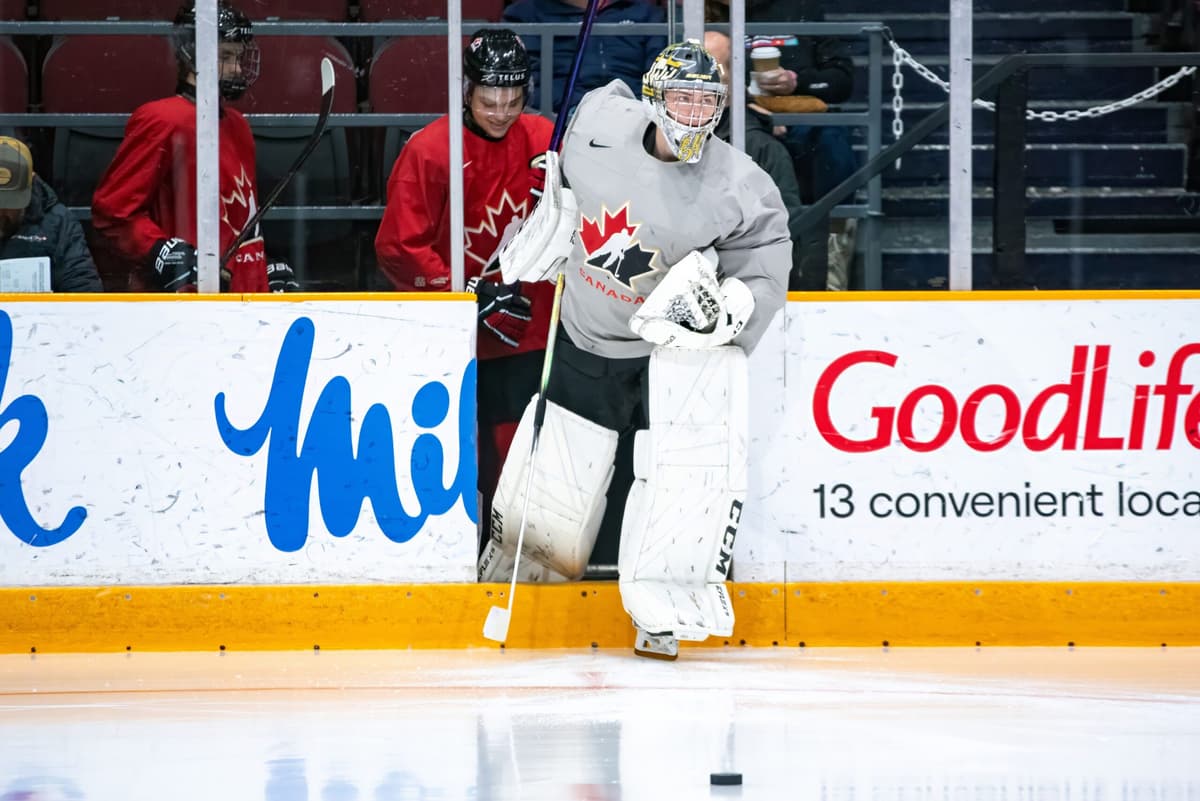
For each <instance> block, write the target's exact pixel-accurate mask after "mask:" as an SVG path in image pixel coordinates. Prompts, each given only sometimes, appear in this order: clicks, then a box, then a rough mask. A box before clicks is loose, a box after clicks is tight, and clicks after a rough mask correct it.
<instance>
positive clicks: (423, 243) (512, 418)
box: [375, 30, 554, 520]
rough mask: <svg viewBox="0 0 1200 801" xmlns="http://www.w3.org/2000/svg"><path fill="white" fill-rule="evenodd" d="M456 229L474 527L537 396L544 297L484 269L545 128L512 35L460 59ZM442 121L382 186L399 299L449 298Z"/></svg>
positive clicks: (382, 249) (384, 236)
mask: <svg viewBox="0 0 1200 801" xmlns="http://www.w3.org/2000/svg"><path fill="white" fill-rule="evenodd" d="M463 76H464V81H463V194H464V197H463V227H464V229H465V235H466V241H465V243H464V246H465V268H466V277H467V279H468V281H469V283H468V287H469V288H470V289H471V291H473V292H475V294H476V296H477V297H478V299H479V338H478V356H479V365H478V369H479V373H478V387H479V390H478V410H479V488H480V491H481V493H482V495H483V505H482V507H481V508H482V510H483V512H484V514H483V516H482V517H481V519H482V520H486V519H488V518H487V509H488V507H489V504H490V500H491V494H492V489H493V488H494V487H495V483H496V478H497V476H498V475H499V472H500V466H501V465H502V464H503V462H504V456H505V454H506V453H507V451H508V444H509V441H510V440H511V438H512V434H513V431H514V430H515V429H516V425H517V421H519V420H520V419H521V412H522V410H523V409H524V408H525V404H526V403H527V402H528V401H529V397H530V395H532V394H533V393H535V392H537V385H538V377H539V375H540V373H541V368H542V353H543V351H544V350H545V347H546V333H547V330H548V328H549V320H550V306H551V304H552V299H553V294H554V293H553V288H552V287H550V285H549V284H546V283H544V282H540V283H537V284H514V285H512V286H505V285H503V284H501V283H499V278H500V273H499V270H498V269H494V270H491V271H489V270H487V267H488V265H489V264H492V263H493V256H494V255H495V253H496V251H497V250H498V249H499V246H500V242H501V238H502V237H503V235H504V232H505V229H506V228H508V226H509V225H510V224H511V225H514V226H515V224H516V222H519V221H520V220H522V219H524V217H525V216H526V215H527V214H528V213H529V211H530V210H532V208H533V203H534V201H535V199H536V198H533V197H531V192H532V191H535V190H537V189H539V188H540V185H541V181H542V176H543V175H544V171H543V170H541V169H538V164H540V163H541V161H540V160H541V159H542V158H543V157H544V155H545V152H546V148H547V147H548V146H549V143H550V134H551V131H552V130H553V127H554V126H553V125H552V124H551V123H550V121H549V120H547V119H545V118H544V117H540V116H538V115H536V114H525V113H523V112H524V109H525V105H526V102H527V101H528V98H529V81H530V72H529V57H528V54H527V53H526V51H525V46H524V45H523V44H522V43H521V40H520V39H519V38H518V37H517V35H516V34H515V33H513V32H512V31H510V30H480V31H477V32H476V33H474V34H473V35H472V36H471V37H470V39H469V40H468V43H467V48H466V50H465V51H464V53H463ZM449 203H450V118H449V116H444V117H441V118H439V119H437V120H435V121H433V122H432V123H430V124H429V125H428V126H426V127H425V128H423V129H421V130H420V131H417V132H416V133H415V134H413V136H412V138H411V139H409V140H408V142H407V143H406V144H405V145H404V149H403V150H402V151H401V152H400V157H399V158H398V159H396V164H395V166H394V167H393V168H392V174H391V176H390V178H389V179H388V186H387V207H386V208H385V210H384V213H383V220H382V221H381V222H380V225H379V233H378V234H377V236H376V238H375V253H376V256H377V260H378V263H379V268H380V271H381V272H382V274H383V275H384V277H386V279H387V281H388V283H389V284H390V285H391V286H392V287H393V288H395V289H397V290H402V291H414V290H416V291H434V292H447V291H449V290H450V206H449Z"/></svg>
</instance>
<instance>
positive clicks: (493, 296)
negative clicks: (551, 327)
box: [467, 276, 532, 348]
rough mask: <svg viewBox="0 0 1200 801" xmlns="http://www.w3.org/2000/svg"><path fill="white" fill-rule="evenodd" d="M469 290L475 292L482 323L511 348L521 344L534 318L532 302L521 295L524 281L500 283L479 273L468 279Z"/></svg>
mask: <svg viewBox="0 0 1200 801" xmlns="http://www.w3.org/2000/svg"><path fill="white" fill-rule="evenodd" d="M467 291H468V292H473V293H475V300H476V303H477V304H478V317H479V324H480V325H481V326H483V327H484V328H486V329H487V330H488V331H491V332H492V333H493V334H494V335H495V336H496V338H497V339H499V340H500V341H501V342H503V343H504V344H505V345H508V346H509V347H510V348H515V347H517V346H518V345H520V344H521V337H523V336H524V335H525V329H526V328H527V327H528V326H529V321H530V319H531V318H532V315H531V313H530V312H531V309H532V305H531V304H530V302H529V298H527V297H525V296H524V295H522V294H521V286H520V284H500V283H496V282H495V281H487V280H484V279H482V278H480V277H479V276H475V277H474V278H472V279H471V280H470V281H468V282H467Z"/></svg>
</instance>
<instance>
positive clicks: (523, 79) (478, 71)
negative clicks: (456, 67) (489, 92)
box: [463, 28, 529, 87]
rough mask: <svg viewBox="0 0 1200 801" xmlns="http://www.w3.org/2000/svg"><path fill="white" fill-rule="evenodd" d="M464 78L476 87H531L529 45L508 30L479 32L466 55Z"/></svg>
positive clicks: (472, 40)
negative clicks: (527, 47)
mask: <svg viewBox="0 0 1200 801" xmlns="http://www.w3.org/2000/svg"><path fill="white" fill-rule="evenodd" d="M463 76H464V77H465V78H466V79H467V81H468V82H469V83H471V84H472V85H475V86H523V87H528V85H529V54H528V53H527V52H526V51H525V44H524V43H523V42H522V41H521V39H520V37H519V36H517V35H516V34H515V33H513V32H512V31H510V30H508V29H507V28H491V29H483V30H478V31H475V33H473V34H471V39H470V42H468V44H467V49H466V51H464V52H463Z"/></svg>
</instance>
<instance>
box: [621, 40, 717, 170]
mask: <svg viewBox="0 0 1200 801" xmlns="http://www.w3.org/2000/svg"><path fill="white" fill-rule="evenodd" d="M721 70H722V68H721V64H720V63H719V62H718V61H717V60H716V59H715V58H713V55H712V53H710V52H708V51H707V50H706V49H705V48H704V45H702V44H701V43H700V42H698V41H696V40H695V39H688V40H687V41H684V42H676V43H675V44H671V45H667V47H666V48H665V49H664V50H663V51H662V52H661V53H659V54H658V55H657V56H656V57H655V59H654V63H652V64H651V65H650V69H648V70H647V71H646V74H645V75H643V76H642V100H643V101H645V103H646V104H647V105H648V106H649V107H650V109H651V113H652V116H653V117H654V121H655V122H656V123H657V124H658V126H659V127H660V128H661V129H662V131H663V133H664V134H665V135H666V138H667V143H668V144H669V145H670V147H671V152H673V153H674V154H675V156H676V157H677V158H678V159H679V160H680V161H687V162H694V161H699V160H700V152H701V150H702V149H703V148H704V143H705V142H706V141H708V137H709V136H710V135H711V134H712V132H713V129H714V128H716V127H717V123H719V122H720V121H721V114H722V112H724V110H725V98H726V93H727V89H726V86H725V82H724V80H722V77H723V76H722V71H721ZM671 90H684V91H689V92H692V93H695V92H700V93H702V94H703V95H704V99H705V104H704V108H703V109H697V110H696V116H695V119H681V118H678V117H676V116H673V115H671V114H669V113H667V93H668V92H670V91H671ZM710 112H711V114H710Z"/></svg>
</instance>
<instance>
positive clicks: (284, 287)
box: [267, 261, 300, 292]
mask: <svg viewBox="0 0 1200 801" xmlns="http://www.w3.org/2000/svg"><path fill="white" fill-rule="evenodd" d="M267 286H268V287H270V289H271V291H272V292H299V291H300V282H299V281H297V280H296V271H295V270H293V269H292V265H290V264H288V263H287V262H286V261H272V262H268V263H267Z"/></svg>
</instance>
